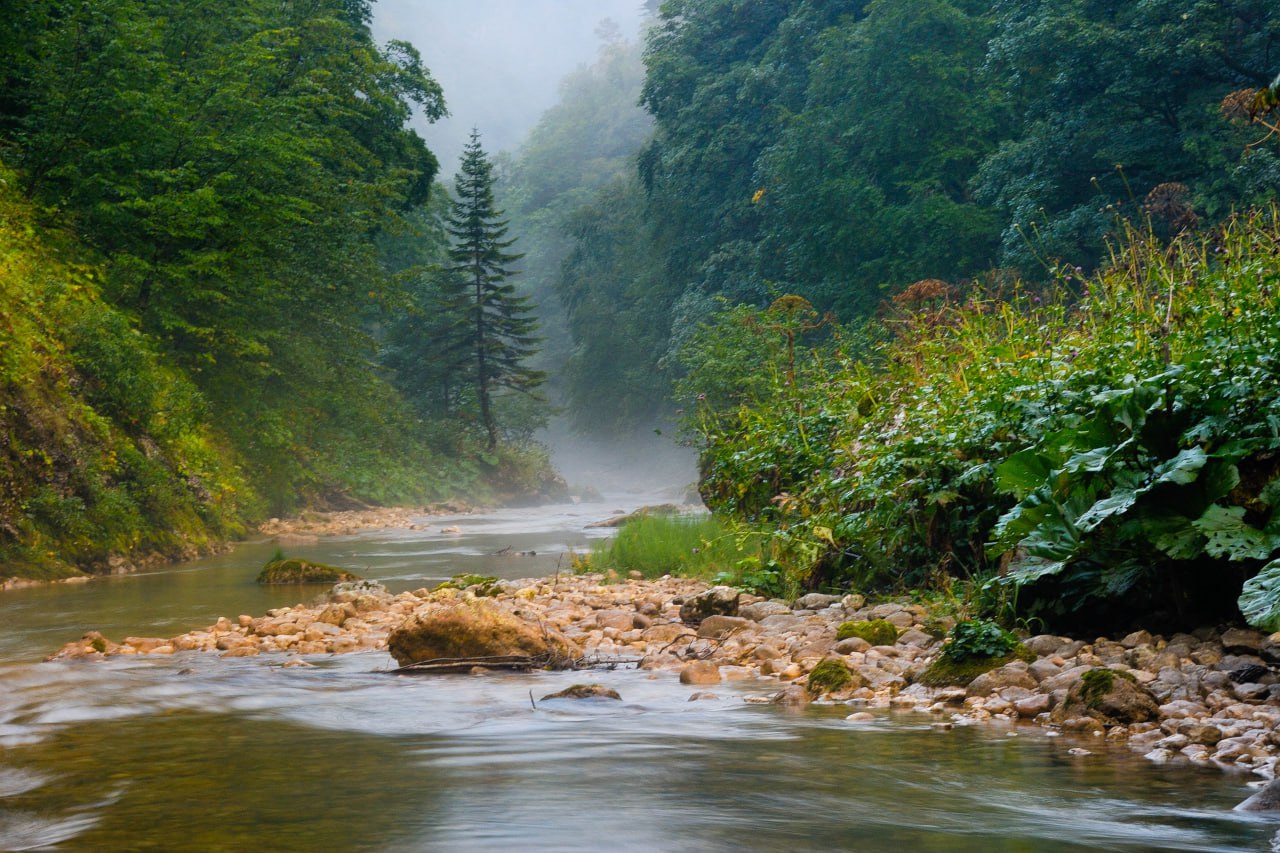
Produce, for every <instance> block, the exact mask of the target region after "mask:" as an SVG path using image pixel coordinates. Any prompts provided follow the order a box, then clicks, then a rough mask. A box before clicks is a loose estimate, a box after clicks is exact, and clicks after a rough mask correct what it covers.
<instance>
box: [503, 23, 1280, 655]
mask: <svg viewBox="0 0 1280 853" xmlns="http://www.w3.org/2000/svg"><path fill="white" fill-rule="evenodd" d="M624 69H625V70H624ZM1277 72H1280V13H1278V12H1277V11H1276V9H1275V8H1274V7H1273V6H1272V5H1271V4H1267V3H1262V2H1228V3H1212V4H1210V3H1193V2H1177V3H1175V2H1169V3H1141V4H1133V3H1111V2H1084V0H1078V1H1077V2H1067V3H1061V2H1054V3H1049V2H1029V3H1027V2H1019V3H1012V2H995V3H991V2H986V3H984V2H965V0H905V2H895V3H888V2H869V3H868V2H852V0H851V2H826V3H815V2H800V0H776V2H739V0H671V2H667V3H664V4H662V6H661V7H660V9H659V10H658V11H657V12H656V14H655V17H654V19H653V20H652V21H651V27H650V30H649V32H648V35H647V38H646V39H645V41H644V44H643V45H639V46H637V45H612V46H609V47H607V48H606V49H605V50H603V51H602V54H601V60H600V63H599V64H598V65H597V66H596V67H595V68H594V69H590V70H589V73H588V74H587V75H586V76H584V77H582V78H581V79H578V80H575V81H569V83H568V84H567V86H566V90H565V99H564V101H563V103H562V105H561V107H559V108H558V109H557V111H553V112H552V113H548V114H547V116H546V117H544V120H543V124H542V125H540V127H539V128H538V129H537V130H536V131H535V132H534V133H533V134H532V135H531V136H530V139H529V141H528V143H527V144H526V146H525V148H524V149H523V150H522V152H521V155H520V156H519V157H518V158H517V159H516V161H515V163H514V164H513V166H512V168H511V183H512V187H511V189H510V190H509V192H510V198H512V199H513V203H512V207H513V209H514V210H516V211H518V214H517V216H518V218H517V221H520V219H519V217H520V216H523V217H526V218H527V219H529V220H530V221H532V222H534V223H535V225H536V227H540V228H546V227H547V223H548V219H550V220H552V221H553V222H554V223H555V224H556V225H557V230H558V232H559V234H560V235H561V240H562V241H563V242H562V244H561V245H559V246H557V247H556V251H555V253H554V257H553V258H551V259H550V260H542V259H537V258H535V259H531V261H530V264H531V266H530V271H529V274H530V276H531V278H532V279H533V280H534V281H536V282H538V283H539V286H540V287H542V288H545V289H548V290H552V289H553V290H554V291H555V293H556V294H557V295H558V296H559V298H560V308H559V309H558V310H560V311H561V312H562V314H561V316H560V317H559V318H558V320H557V321H558V322H562V323H563V324H564V328H565V329H566V334H565V335H564V338H565V341H566V343H565V344H564V346H563V347H562V348H561V350H560V353H559V357H560V359H561V360H562V363H563V367H562V368H560V369H558V370H555V371H554V372H555V373H557V374H558V375H559V376H560V381H561V383H562V387H563V393H564V394H565V396H566V398H567V400H568V401H569V402H568V407H569V410H570V412H571V413H572V415H573V416H574V417H575V418H576V419H577V420H578V423H579V424H580V425H581V426H582V427H583V428H585V429H588V430H596V431H601V432H610V431H618V432H620V433H622V434H625V433H626V431H627V430H630V429H634V428H635V427H636V425H637V424H638V423H646V424H647V420H646V413H652V412H654V411H664V412H666V413H667V414H668V415H669V416H670V417H672V418H675V419H678V420H680V421H681V422H682V423H683V428H684V435H685V437H686V439H687V440H689V441H691V442H693V443H694V444H695V445H696V446H699V447H700V448H701V449H702V470H701V484H700V486H701V491H702V495H703V497H704V499H705V500H706V502H707V504H708V506H709V507H711V508H712V510H713V511H714V512H715V513H716V514H717V516H718V517H719V518H720V519H721V521H722V522H723V523H724V524H725V525H726V527H727V532H726V533H725V534H724V535H725V536H728V537H735V538H736V539H737V540H738V541H739V543H746V542H750V543H754V544H753V550H754V553H750V554H748V555H747V556H746V557H744V558H742V559H740V560H739V561H738V562H737V563H736V564H735V565H734V566H733V567H732V568H731V569H730V570H728V571H726V572H724V573H723V576H724V578H725V579H728V580H733V581H735V582H739V583H745V584H746V585H748V586H755V587H756V588H758V589H760V590H761V591H765V592H771V593H775V594H776V593H780V592H784V591H794V590H797V589H800V588H821V589H847V588H857V589H880V590H886V591H887V590H902V589H906V588H913V589H932V590H935V591H938V592H939V593H940V594H945V595H957V596H958V595H963V596H965V597H967V598H971V599H973V604H974V606H976V607H977V608H978V609H980V610H984V611H987V612H992V613H999V614H1002V615H1004V616H1006V617H1008V618H1009V619H1010V620H1014V619H1023V620H1026V619H1031V620H1039V622H1040V623H1041V624H1043V625H1049V626H1054V625H1058V626H1061V625H1064V624H1069V625H1071V626H1072V627H1076V628H1079V627H1082V626H1088V627H1097V628H1099V629H1103V628H1108V629H1110V628H1116V627H1118V626H1124V625H1129V624H1131V623H1132V622H1135V621H1143V620H1145V622H1146V623H1147V624H1153V625H1163V624H1169V625H1177V626H1187V625H1193V624H1199V622H1198V621H1197V620H1200V621H1209V620H1213V619H1232V618H1240V616H1241V613H1242V612H1243V614H1244V615H1245V616H1247V617H1248V618H1249V619H1250V620H1251V621H1252V622H1253V623H1254V624H1255V625H1257V626H1260V627H1266V628H1267V629H1268V630H1276V629H1277V628H1280V609H1277V603H1278V602H1277V590H1278V589H1280V562H1276V561H1275V558H1276V557H1277V555H1280V515H1278V514H1277V513H1276V512H1275V510H1274V508H1275V503H1276V499H1277V496H1278V495H1280V493H1278V492H1277V486H1278V482H1280V481H1277V474H1280V464H1278V463H1277V460H1278V459H1280V453H1278V451H1280V423H1277V421H1276V416H1275V411H1277V409H1276V402H1277V401H1276V397H1275V395H1276V390H1277V387H1280V386H1278V384H1277V378H1278V377H1277V375H1276V365H1275V360H1274V352H1275V343H1276V340H1277V337H1276V336H1277V334H1278V333H1280V330H1278V328H1277V320H1276V312H1275V305H1274V299H1275V292H1276V286H1277V284H1278V283H1280V269H1278V266H1277V262H1276V260H1275V246H1276V245H1277V239H1278V234H1277V221H1276V210H1275V207H1274V204H1275V202H1276V193H1277V188H1278V187H1280V138H1278V137H1277V117H1278V112H1277V83H1280V78H1277ZM610 86H612V89H608V87H610ZM607 89H608V91H611V93H612V96H611V99H610V98H609V97H607V96H606V95H605V94H603V92H604V91H605V90H607ZM637 104H638V105H639V107H640V108H642V109H643V113H640V112H639V110H638V109H637V108H636V105H637ZM624 132H625V134H626V145H625V146H620V145H619V140H620V136H621V134H622V133H624ZM565 139H572V140H574V144H575V145H576V146H578V147H579V148H580V147H581V146H582V144H583V141H584V140H592V145H593V147H592V148H591V150H590V151H589V152H587V153H585V154H579V155H578V156H579V157H585V158H588V162H590V163H592V168H591V169H590V170H584V171H582V172H573V171H569V172H566V171H565V170H564V169H563V161H560V160H557V158H556V156H555V155H556V152H557V151H558V150H560V147H561V145H562V144H563V143H562V141H563V140H565ZM597 164H599V165H597ZM606 165H607V166H609V169H608V170H606V169H605V168H604V166H606ZM557 166H559V167H560V168H556V167H557ZM545 199H550V200H551V201H550V202H548V201H545ZM749 550H751V549H749Z"/></svg>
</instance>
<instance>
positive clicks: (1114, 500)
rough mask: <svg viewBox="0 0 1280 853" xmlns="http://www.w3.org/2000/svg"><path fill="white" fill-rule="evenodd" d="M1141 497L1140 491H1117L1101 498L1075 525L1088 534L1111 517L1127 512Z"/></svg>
mask: <svg viewBox="0 0 1280 853" xmlns="http://www.w3.org/2000/svg"><path fill="white" fill-rule="evenodd" d="M1141 496H1142V491H1141V490H1137V491H1135V490H1133V489H1117V490H1116V491H1114V492H1112V493H1111V495H1110V496H1109V497H1106V498H1103V499H1102V500H1100V501H1098V502H1096V503H1095V504H1094V505H1093V506H1091V507H1089V508H1088V509H1087V510H1085V512H1084V514H1083V515H1081V516H1080V517H1079V518H1078V519H1076V525H1077V526H1078V527H1079V528H1080V530H1081V531H1083V532H1085V533H1089V532H1090V531H1092V530H1093V529H1094V528H1096V527H1097V526H1098V525H1099V524H1101V523H1102V522H1104V521H1106V520H1107V519H1108V518H1110V517H1111V516H1113V515H1118V514H1120V513H1123V512H1127V511H1128V510H1129V508H1130V507H1132V506H1133V505H1134V503H1135V502H1136V501H1137V500H1138V498H1140V497H1141Z"/></svg>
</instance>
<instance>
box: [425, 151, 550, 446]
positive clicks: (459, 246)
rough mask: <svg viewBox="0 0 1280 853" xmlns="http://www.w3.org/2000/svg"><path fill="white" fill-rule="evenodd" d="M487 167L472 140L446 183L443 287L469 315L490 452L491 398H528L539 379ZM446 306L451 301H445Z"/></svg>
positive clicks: (534, 339)
mask: <svg viewBox="0 0 1280 853" xmlns="http://www.w3.org/2000/svg"><path fill="white" fill-rule="evenodd" d="M493 181H494V178H493V163H492V162H491V161H490V160H489V158H488V156H487V155H486V154H485V152H484V149H483V148H481V147H480V132H479V131H478V130H472V131H471V141H470V142H468V143H467V145H466V147H465V148H464V149H463V153H462V166H461V170H460V171H459V172H458V174H457V176H456V177H455V178H454V182H455V187H454V194H455V198H454V200H453V203H452V205H451V207H450V211H449V217H448V230H449V235H450V236H451V237H452V239H453V246H452V248H451V249H450V250H449V259H450V261H451V262H452V266H451V267H450V268H449V269H450V272H451V273H454V274H453V275H450V276H449V277H448V278H447V279H446V282H445V287H446V288H447V289H449V290H450V291H452V292H451V293H450V294H448V296H454V297H457V299H458V300H459V301H465V305H466V310H467V312H468V313H469V315H470V317H469V328H468V335H469V349H470V351H471V353H472V355H473V357H474V361H473V371H474V376H473V380H474V382H475V391H476V402H477V405H478V407H479V410H480V420H481V423H482V424H483V425H484V430H485V433H486V434H487V435H488V449H489V450H490V451H492V450H493V449H494V448H495V447H496V446H497V444H498V426H497V423H496V420H495V418H494V413H493V402H494V398H495V397H496V396H497V395H498V394H500V393H501V391H502V390H503V389H507V390H511V391H516V392H521V393H535V392H536V390H537V388H538V386H540V385H541V384H542V383H543V382H544V381H545V380H546V378H547V377H546V374H545V373H543V372H542V371H539V370H533V369H531V368H529V367H528V366H527V365H526V364H525V360H526V359H528V358H529V357H531V356H532V355H534V354H535V353H536V352H537V345H538V343H540V341H541V338H539V337H538V336H537V320H536V319H535V318H534V317H533V315H532V310H533V309H532V305H531V304H530V302H529V299H528V297H526V296H521V295H519V294H517V293H516V288H515V285H514V284H512V283H511V282H510V279H511V277H512V276H514V275H515V272H514V271H513V270H512V269H510V265H511V264H513V263H515V262H516V261H518V260H519V259H520V258H521V257H523V256H522V255H519V254H513V253H511V252H508V251H507V250H508V249H509V248H511V246H512V245H513V244H514V243H515V240H513V239H510V240H509V239H506V234H507V221H506V220H505V219H503V218H502V215H503V212H502V211H501V210H498V209H497V208H496V207H495V205H494V198H493ZM450 301H452V300H450Z"/></svg>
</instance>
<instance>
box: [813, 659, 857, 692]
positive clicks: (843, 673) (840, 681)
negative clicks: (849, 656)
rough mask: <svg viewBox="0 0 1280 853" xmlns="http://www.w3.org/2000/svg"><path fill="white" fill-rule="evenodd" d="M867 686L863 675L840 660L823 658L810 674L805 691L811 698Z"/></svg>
mask: <svg viewBox="0 0 1280 853" xmlns="http://www.w3.org/2000/svg"><path fill="white" fill-rule="evenodd" d="M864 684H865V681H864V679H863V678H862V676H861V675H859V674H858V673H856V672H854V671H853V670H851V669H850V668H849V665H848V664H846V663H845V662H844V661H843V660H841V659H840V658H835V657H830V658H823V659H822V660H821V661H819V662H818V665H817V666H815V667H814V668H813V670H812V671H811V672H810V673H809V679H808V681H807V682H806V684H805V689H806V690H808V691H809V694H810V695H811V696H821V695H823V694H824V693H838V692H839V691H841V690H847V689H850V688H857V687H862V686H863V685H864Z"/></svg>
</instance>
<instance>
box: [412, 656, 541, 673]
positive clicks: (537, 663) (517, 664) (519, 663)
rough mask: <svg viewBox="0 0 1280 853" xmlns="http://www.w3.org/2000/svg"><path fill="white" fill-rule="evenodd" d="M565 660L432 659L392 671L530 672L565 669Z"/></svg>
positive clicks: (531, 657) (492, 657) (507, 657)
mask: <svg viewBox="0 0 1280 853" xmlns="http://www.w3.org/2000/svg"><path fill="white" fill-rule="evenodd" d="M563 663H564V661H563V660H556V659H555V658H553V657H552V656H551V655H492V656H489V657H474V658H432V659H431V660H421V661H417V662H416V663H410V664H405V665H404V666H402V667H400V668H398V669H393V670H390V672H392V673H393V674H398V673H411V672H430V673H451V672H470V671H471V670H472V669H475V668H476V667H483V668H484V669H511V670H516V671H518V672H528V671H529V670H531V669H549V668H556V669H564V668H566V667H564V666H563Z"/></svg>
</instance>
